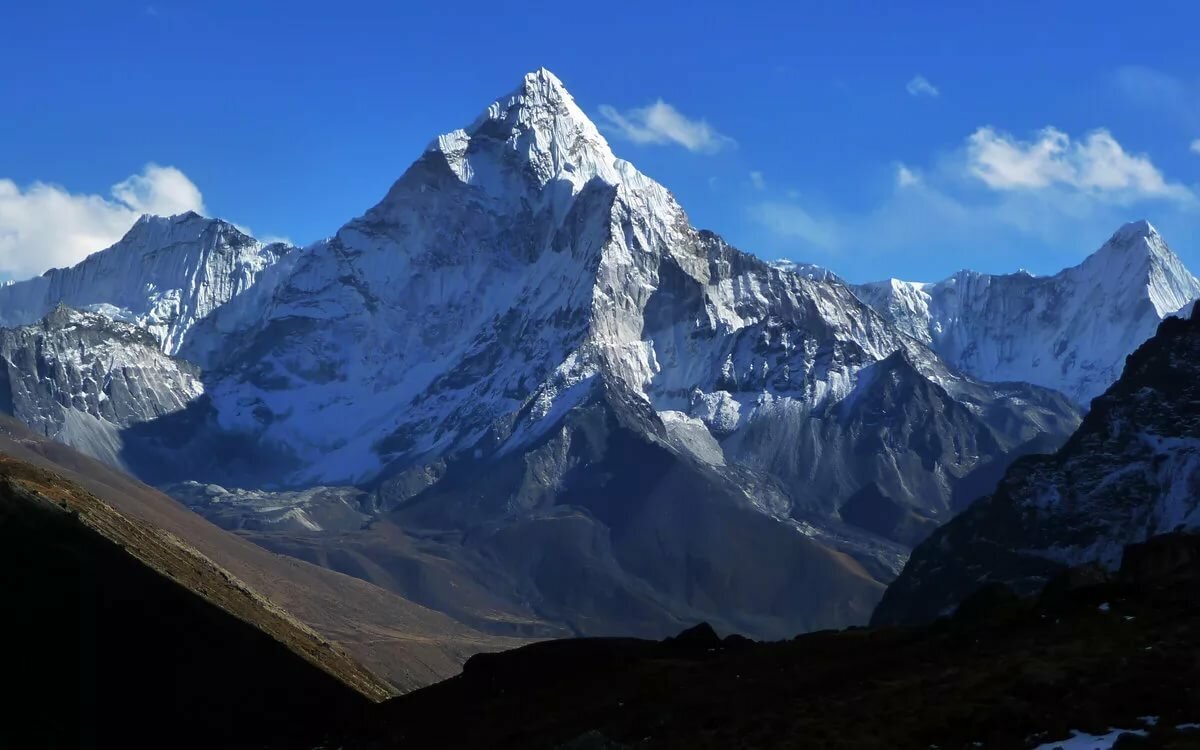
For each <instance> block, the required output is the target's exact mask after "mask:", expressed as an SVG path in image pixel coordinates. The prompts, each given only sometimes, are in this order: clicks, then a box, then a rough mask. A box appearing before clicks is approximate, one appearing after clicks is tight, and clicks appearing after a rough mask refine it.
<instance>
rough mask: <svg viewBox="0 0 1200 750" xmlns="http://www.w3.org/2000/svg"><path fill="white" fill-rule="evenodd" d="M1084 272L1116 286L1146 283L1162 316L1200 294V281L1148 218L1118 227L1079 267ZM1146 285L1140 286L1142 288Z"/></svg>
mask: <svg viewBox="0 0 1200 750" xmlns="http://www.w3.org/2000/svg"><path fill="white" fill-rule="evenodd" d="M1079 270H1080V271H1086V272H1089V273H1091V274H1094V275H1095V278H1096V279H1097V280H1098V281H1100V282H1102V283H1105V284H1106V285H1108V286H1111V287H1113V288H1114V291H1121V290H1126V289H1129V288H1131V287H1132V285H1131V284H1130V282H1131V281H1132V280H1135V279H1136V280H1137V281H1138V282H1139V283H1140V282H1142V281H1144V282H1145V285H1146V286H1145V287H1144V290H1145V293H1146V296H1147V297H1148V298H1149V300H1150V302H1151V304H1153V305H1154V311H1155V312H1156V313H1157V314H1158V317H1159V318H1163V317H1166V316H1167V315H1171V314H1173V313H1175V312H1176V311H1177V310H1179V309H1180V308H1182V307H1183V306H1184V305H1186V304H1188V303H1189V302H1191V301H1192V300H1194V299H1196V297H1197V296H1200V281H1197V279H1196V277H1195V276H1193V275H1192V274H1191V272H1189V271H1188V270H1187V268H1186V267H1185V266H1184V265H1183V261H1181V260H1180V259H1179V256H1177V255H1176V254H1175V253H1174V252H1172V251H1171V248H1170V247H1168V246H1167V243H1166V241H1165V240H1163V238H1162V235H1160V234H1159V233H1158V230H1156V229H1155V228H1154V226H1153V225H1151V224H1150V222H1148V221H1146V220H1144V219H1143V220H1141V221H1135V222H1130V223H1128V224H1126V225H1124V226H1122V227H1121V228H1120V229H1118V230H1117V231H1116V232H1115V233H1114V234H1113V236H1112V237H1111V238H1110V239H1109V240H1108V242H1106V243H1104V246H1103V247H1101V248H1100V249H1099V250H1098V251H1096V252H1095V253H1093V254H1092V255H1091V256H1089V257H1088V258H1087V259H1086V260H1085V261H1084V262H1083V263H1082V264H1080V266H1079ZM1141 289H1142V288H1141V287H1140V286H1139V287H1138V290H1139V291H1140V290H1141Z"/></svg>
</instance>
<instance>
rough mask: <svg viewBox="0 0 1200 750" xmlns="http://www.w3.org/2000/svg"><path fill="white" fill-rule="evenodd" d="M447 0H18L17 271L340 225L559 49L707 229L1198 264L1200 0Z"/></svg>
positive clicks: (5, 103) (554, 64)
mask: <svg viewBox="0 0 1200 750" xmlns="http://www.w3.org/2000/svg"><path fill="white" fill-rule="evenodd" d="M421 5H422V6H423V7H417V4H415V3H382V2H380V3H374V2H353V1H350V0H346V1H343V2H336V3H330V2H321V3H308V2H291V3H275V2H254V1H253V0H243V1H242V2H204V3H174V2H164V1H162V0H156V1H155V2H152V3H146V2H106V3H94V2H87V3H75V2H44V3H41V4H34V3H22V4H15V3H9V4H8V7H6V8H5V10H4V12H3V15H4V20H3V24H2V25H3V29H2V30H0V65H2V66H3V70H4V74H3V75H0V123H2V125H0V128H2V129H3V135H2V137H0V273H6V274H9V275H16V276H21V275H29V274H30V273H34V272H37V271H39V270H42V268H44V267H46V266H49V265H51V264H55V265H62V264H65V262H66V261H68V260H70V259H72V258H73V256H74V255H77V254H79V252H80V251H79V249H78V248H79V247H82V246H83V244H86V243H85V242H84V241H83V240H81V239H80V237H86V238H93V237H94V238H95V240H94V241H99V240H100V239H101V238H103V237H105V236H107V234H111V233H112V232H113V231H115V230H114V229H113V227H114V226H117V225H120V224H122V223H123V222H125V221H126V219H127V216H128V215H132V213H134V212H136V211H137V210H140V209H141V208H145V207H148V206H149V207H155V206H177V205H182V204H186V203H187V201H188V200H195V201H202V204H203V207H204V210H205V213H207V214H209V215H214V216H221V217H223V218H227V219H229V220H231V221H235V222H237V223H239V224H241V225H244V226H246V227H249V228H250V229H251V230H253V231H254V232H255V233H256V234H258V235H260V236H264V235H269V236H282V237H288V238H290V239H292V240H294V241H296V242H300V243H304V242H310V241H313V240H316V239H318V238H320V237H323V236H326V235H329V234H331V233H332V232H333V231H335V230H336V229H337V227H338V226H340V225H341V224H342V223H343V222H344V221H346V220H347V219H348V218H350V217H352V216H355V215H357V214H360V213H361V212H362V211H364V210H365V209H366V208H368V207H369V206H371V205H372V204H373V203H375V202H376V201H377V200H378V199H379V198H380V197H381V196H382V195H383V194H384V192H385V191H386V190H387V188H388V186H389V185H390V184H391V182H392V181H393V180H394V179H395V178H396V177H398V176H399V175H400V173H401V172H403V171H404V169H405V168H406V167H407V166H408V164H409V163H411V162H412V161H413V160H414V159H415V158H416V157H417V155H418V154H419V153H420V152H421V150H422V149H423V148H424V147H425V145H426V144H427V143H428V142H429V141H430V140H431V139H432V138H433V137H434V136H436V135H437V134H439V133H441V132H444V131H447V130H451V129H453V128H456V127H460V126H462V125H464V124H466V123H467V122H469V121H470V120H471V119H472V118H473V117H474V116H475V115H476V114H478V113H479V112H480V111H481V110H482V109H483V108H484V107H486V105H487V104H488V103H489V102H490V101H492V100H493V99H495V98H497V97H498V96H500V95H502V94H504V93H506V92H507V91H509V90H511V89H512V88H513V87H514V86H516V84H517V83H518V82H519V81H520V79H521V77H522V75H523V74H524V73H526V72H527V71H529V70H532V69H535V68H537V67H540V66H546V67H548V68H550V69H551V70H553V71H554V72H555V73H557V74H558V76H559V77H560V78H561V79H562V80H563V81H564V82H565V84H566V85H567V87H568V88H569V89H570V90H571V92H572V93H573V94H574V96H575V98H576V100H577V101H578V102H579V104H580V106H582V107H583V109H584V110H585V111H586V112H588V113H589V114H590V115H592V116H593V118H594V119H595V120H596V121H597V123H598V124H599V125H600V126H601V129H602V130H603V131H604V132H605V133H606V134H607V135H608V136H609V140H610V142H611V143H612V145H613V148H614V150H615V151H616V152H617V153H618V154H619V155H621V156H623V157H625V158H627V159H629V160H630V161H632V162H634V163H635V164H636V165H638V167H639V168H640V169H641V170H642V171H643V172H646V173H647V174H649V175H651V176H652V177H654V178H656V179H658V180H659V181H660V182H662V183H663V184H665V185H666V186H667V187H668V188H670V189H671V190H672V191H673V192H674V193H675V194H676V196H677V197H678V198H679V200H680V201H681V203H682V204H683V205H684V207H685V208H686V209H687V210H688V212H689V214H690V215H691V217H692V220H693V223H695V224H696V225H698V226H701V227H706V228H710V229H713V230H715V231H717V232H719V233H721V234H723V235H724V236H726V237H727V238H728V239H729V240H730V241H731V242H733V243H734V244H736V245H738V246H740V247H742V248H743V249H746V250H749V251H752V252H755V253H757V254H759V255H762V256H765V257H771V258H774V257H788V258H792V259H796V260H807V261H812V262H817V263H822V264H825V265H828V266H829V267H831V268H833V269H834V270H836V271H838V272H839V273H841V274H843V275H844V276H846V277H848V278H850V279H851V280H855V281H864V280H869V279H873V278H880V277H886V276H900V277H904V278H915V279H937V278H941V277H944V276H946V275H948V274H950V273H951V272H953V271H955V270H956V269H958V268H961V267H972V268H977V269H979V270H984V271H996V272H1002V271H1011V270H1015V269H1016V268H1019V267H1024V268H1027V269H1030V270H1032V271H1034V272H1036V273H1047V272H1052V271H1055V270H1057V269H1058V268H1061V267H1063V266H1065V265H1069V264H1073V263H1075V262H1078V261H1079V260H1080V259H1081V258H1082V257H1083V256H1084V255H1086V254H1087V253H1088V252H1090V251H1091V250H1093V249H1095V248H1096V247H1097V246H1099V244H1100V243H1101V242H1103V240H1104V239H1105V238H1106V237H1107V236H1108V235H1109V234H1111V233H1112V231H1113V230H1115V229H1116V227H1117V226H1118V225H1119V224H1121V223H1122V222H1124V221H1127V220H1131V219H1136V218H1143V217H1144V218H1149V219H1150V220H1151V221H1152V222H1154V223H1155V224H1156V225H1157V226H1158V227H1159V228H1160V229H1161V230H1162V231H1163V234H1164V235H1165V236H1166V238H1167V240H1168V242H1169V243H1170V244H1171V245H1172V247H1174V248H1175V249H1176V251H1177V252H1179V253H1180V255H1181V256H1183V257H1184V260H1185V261H1187V262H1188V263H1189V264H1190V265H1191V267H1192V268H1193V269H1200V197H1198V196H1200V141H1198V140H1197V139H1200V65H1198V63H1200V52H1197V45H1196V44H1195V39H1196V33H1197V29H1198V28H1200V7H1197V6H1196V4H1190V3H1171V4H1167V3H1161V4H1150V3H1146V4H1141V5H1140V6H1135V5H1132V4H1129V3H1127V2H1121V3H1117V2H1097V1H1096V0H1091V1H1089V2H1059V3H1049V4H1047V3H1033V2H1007V3H995V2H987V3H961V4H957V5H958V7H951V6H952V5H954V4H951V3H944V2H936V3H926V4H921V5H920V6H918V7H908V8H900V7H896V6H897V5H898V4H894V3H884V2H873V3H865V2H853V1H849V2H847V1H842V2H797V3H770V4H765V3H755V2H738V3H720V4H708V5H706V4H695V3H687V4H684V3H678V4H667V3H647V2H637V3H623V2H603V3H566V2H560V3H555V4H549V3H547V4H538V3H501V2H495V1H494V0H492V1H490V2H482V3H478V2H458V3H436V4H433V3H430V4H421ZM1168 5H1170V7H1168ZM1047 6H1051V7H1047ZM1155 6H1158V7H1155ZM918 77H920V79H918ZM921 80H923V81H924V82H925V83H924V84H922V83H921ZM660 100H661V102H662V103H663V104H662V105H659V106H658V107H657V109H656V110H653V111H652V110H651V109H650V108H651V107H652V106H653V105H655V103H656V102H659V101H660ZM604 112H608V113H609V115H610V116H609V117H605V116H604V115H603V114H602V113H604ZM614 113H615V114H616V115H617V117H615V118H614V117H612V116H611V115H613V114H614ZM652 114H657V115H658V116H659V117H658V118H657V119H655V118H653V117H651V119H650V121H647V120H646V118H647V117H650V115H652ZM618 119H619V120H620V121H621V122H624V123H625V128H624V129H623V128H622V127H620V126H618V125H616V124H614V123H615V122H616V120H618ZM1047 128H1053V129H1054V131H1053V132H1051V131H1048V130H1047ZM1194 143H1195V145H1193V144H1194ZM149 163H153V164H158V165H162V166H171V167H174V168H175V169H177V170H179V172H181V173H182V174H178V173H175V172H173V171H172V172H171V174H170V175H169V176H171V177H172V179H174V182H171V184H169V185H167V187H165V188H163V187H161V186H160V185H159V184H158V183H157V182H155V180H157V179H158V177H161V176H162V175H161V173H163V172H165V170H160V171H159V173H144V172H143V170H144V168H145V165H147V164H149ZM131 175H142V177H141V178H140V179H135V180H134V181H132V182H129V181H126V180H127V178H129V177H130V176H131ZM155 175H158V176H155ZM184 176H186V177H184ZM180 180H182V182H180ZM118 183H123V186H124V187H123V189H121V190H117V191H116V194H115V196H114V191H113V186H114V185H116V184H118ZM182 183H189V184H194V186H195V188H196V189H198V195H196V196H192V195H191V193H188V192H187V190H188V189H187V186H186V185H182ZM154 190H167V191H170V195H171V196H174V197H173V198H172V199H171V200H166V201H165V202H164V201H163V200H158V199H156V198H154V197H153V196H149V197H147V191H150V192H153V191H154ZM181 190H182V191H183V192H182V193H180V191H181ZM156 195H157V194H156ZM180 196H182V197H180ZM200 196H202V198H201V197H200ZM180 201H182V202H183V203H182V204H181V203H180ZM63 206H65V207H66V208H61V207H63ZM105 211H108V212H109V213H107V214H106V213H104V212H105ZM46 222H51V223H53V224H54V225H53V226H50V227H49V228H47V227H48V226H49V225H47V224H46ZM73 222H81V223H82V224H81V228H76V227H75V224H74V223H73ZM87 222H92V223H93V224H95V225H96V226H91V225H86V224H87ZM83 225H86V226H83ZM68 231H73V232H75V234H73V235H70V236H71V238H72V241H73V242H74V243H75V244H74V245H73V246H72V248H71V249H62V248H63V247H65V245H66V244H67V242H66V240H63V239H62V237H64V236H66V235H65V234H64V233H65V232H68ZM106 233H107V234H106ZM6 238H7V239H6ZM89 241H91V240H90V239H89ZM91 249H98V248H91Z"/></svg>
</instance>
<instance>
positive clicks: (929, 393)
mask: <svg viewBox="0 0 1200 750" xmlns="http://www.w3.org/2000/svg"><path fill="white" fill-rule="evenodd" d="M1196 296H1200V284H1198V283H1197V282H1196V279H1195V278H1194V277H1192V276H1191V274H1190V273H1188V272H1187V271H1186V269H1184V268H1183V266H1182V264H1181V263H1180V262H1179V261H1178V258H1176V257H1175V256H1174V255H1173V254H1172V253H1171V252H1170V250H1169V249H1168V248H1167V247H1166V245H1165V243H1164V242H1163V241H1162V240H1161V238H1160V237H1159V236H1158V235H1157V233H1156V232H1155V231H1154V230H1153V229H1152V228H1151V227H1150V226H1149V225H1148V224H1144V223H1141V224H1133V225H1129V226H1127V227H1125V228H1123V229H1121V230H1120V231H1119V232H1118V233H1117V235H1115V236H1114V238H1113V240H1112V241H1110V243H1108V244H1107V245H1105V247H1104V248H1103V249H1102V250H1101V251H1100V252H1099V253H1097V254H1096V255H1095V256H1093V257H1092V258H1090V259H1088V260H1087V261H1085V262H1084V263H1083V264H1082V265H1081V266H1079V267H1077V268H1076V269H1070V270H1068V271H1064V272H1063V273H1062V274H1060V275H1059V276H1055V277H1052V278H1051V279H1048V280H1046V279H1036V278H1034V277H1029V276H1024V275H1016V276H1012V277H982V276H979V275H973V276H970V277H969V279H968V277H967V276H963V275H961V274H960V275H959V276H956V277H955V278H954V279H951V280H948V281H946V282H942V283H941V284H936V285H906V284H904V283H901V282H894V283H892V282H889V283H887V284H884V285H867V286H861V287H852V286H849V285H847V284H845V283H844V282H842V281H841V280H840V279H839V278H837V277H836V276H835V275H833V274H830V273H825V272H821V271H820V269H815V267H811V266H793V267H781V266H779V265H772V264H769V263H766V262H763V261H761V260H759V259H758V258H756V257H755V256H753V255H750V254H747V253H744V252H742V251H740V250H738V249H736V248H734V247H732V246H730V245H729V244H728V243H726V242H725V241H724V240H723V239H722V238H721V237H719V236H718V235H716V234H713V233H711V232H708V231H703V230H698V229H696V228H694V227H692V226H691V224H690V223H689V220H688V218H687V215H686V214H685V213H684V211H683V209H682V207H681V206H680V205H679V204H678V203H677V202H676V200H675V199H674V197H673V196H672V195H671V194H670V193H669V192H668V191H667V190H666V189H665V188H664V187H662V186H661V185H659V184H658V183H656V182H654V181H653V180H651V179H650V178H648V177H646V176H645V175H643V174H642V173H640V172H638V171H637V169H636V168H634V167H633V165H631V164H630V163H628V162H626V161H623V160H621V159H619V158H617V157H616V156H615V155H614V154H613V152H612V150H611V149H610V147H609V145H608V143H607V142H606V141H605V139H604V137H603V136H602V135H601V134H600V132H599V131H598V130H597V128H596V127H595V125H593V123H592V122H591V121H590V120H589V119H588V118H587V117H586V115H585V114H584V113H583V112H582V111H581V110H580V108H579V107H578V106H577V105H576V103H575V101H574V100H573V98H572V97H571V95H570V94H569V93H568V92H567V91H566V89H565V88H564V87H563V85H562V83H561V82H560V81H559V80H558V79H557V78H556V77H555V76H554V75H553V74H551V73H550V72H548V71H546V70H539V71H536V72H534V73H531V74H529V75H528V76H526V77H525V79H524V80H523V81H522V83H521V85H520V86H519V87H518V88H517V89H516V90H515V91H513V92H512V93H511V94H509V95H507V96H504V97H501V98H500V99H498V100H497V101H496V102H494V103H493V104H491V105H490V106H489V107H488V108H487V109H486V110H485V111H484V112H483V114H481V115H480V117H479V118H478V119H477V120H476V121H474V122H473V123H472V124H470V125H469V126H468V127H466V128H464V129H460V130H455V131H453V132H450V133H448V134H446V135H443V136H441V137H439V138H437V139H435V140H434V141H433V142H432V143H431V144H430V145H429V147H428V148H427V149H426V151H425V152H424V153H423V154H421V155H420V157H419V158H418V159H417V161H416V162H415V163H414V164H413V165H412V166H411V167H409V169H408V170H407V171H406V172H404V174H403V175H402V176H401V177H400V178H399V179H398V180H397V181H396V183H395V184H394V185H393V186H392V187H391V189H390V190H389V191H388V193H387V195H386V196H384V198H383V199H382V200H381V201H380V202H379V204H377V205H376V206H374V207H373V208H371V209H369V210H368V211H367V212H366V213H365V214H363V215H362V216H360V217H358V218H356V219H353V220H352V221H350V222H348V223H347V224H346V225H345V226H343V227H342V228H341V229H340V230H339V231H338V232H337V233H336V234H335V235H334V236H333V237H331V238H329V239H328V240H324V241H321V242H318V243H315V244H313V245H310V246H308V247H305V248H290V247H286V246H283V245H263V244H262V243H259V242H257V241H255V240H253V239H252V238H249V237H247V236H245V235H244V234H242V233H241V232H239V231H238V230H237V229H236V228H234V227H232V225H229V224H227V223H225V222H222V221H219V220H214V219H206V218H202V217H199V216H197V215H195V214H185V215H182V216H175V217H170V218H159V217H145V218H143V219H142V220H141V221H139V222H138V224H137V225H136V226H135V227H134V228H133V229H132V230H130V232H129V234H128V235H127V236H126V237H125V238H124V239H123V240H121V241H120V242H118V243H117V244H116V245H114V246H113V247H112V248H109V249H107V250H104V251H101V252H99V253H96V254H95V255H93V256H91V257H90V258H88V259H87V260H85V261H84V262H83V263H81V264H79V265H78V266H76V267H74V268H70V269H59V270H54V271H51V272H48V273H47V274H46V275H45V276H43V277H40V278H38V279H33V280H31V281H27V282H21V283H18V284H14V285H11V286H8V287H5V288H3V289H0V321H4V322H5V323H6V324H8V325H10V326H13V328H11V329H10V330H7V331H4V332H3V333H0V353H2V354H3V356H4V363H3V364H4V366H5V372H4V373H3V379H0V407H2V408H3V409H4V410H6V411H8V412H9V413H12V414H14V415H16V416H17V417H18V418H20V419H22V420H23V421H25V422H26V423H28V424H30V425H32V426H33V427H34V428H35V429H37V430H38V431H39V432H41V433H43V434H45V435H47V436H49V437H53V438H55V439H58V440H62V441H64V442H67V443H69V444H71V445H73V446H75V447H77V448H79V449H80V450H82V451H84V452H87V453H89V454H91V455H93V456H95V457H97V458H99V459H101V460H104V461H107V462H109V463H111V464H113V465H114V466H118V467H121V468H124V469H126V470H129V471H131V472H132V473H134V474H135V475H137V476H138V477H140V478H142V479H143V480H145V481H148V482H151V483H154V484H158V485H160V486H163V487H165V488H168V489H169V491H171V492H172V493H174V494H175V495H176V497H178V498H180V499H181V500H182V501H184V502H186V503H189V504H190V505H191V506H192V507H193V508H195V509H196V510H197V511H198V512H201V513H205V514H208V515H209V517H211V518H213V520H214V521H215V522H217V523H219V524H220V525H222V526H225V527H226V528H233V529H238V530H239V531H240V532H241V533H242V534H243V535H245V536H247V537H249V538H251V539H253V540H254V541H256V542H258V543H259V544H261V545H263V546H265V547H267V548H268V549H272V550H275V551H279V552H284V553H287V554H290V555H293V556H296V557H299V558H301V559H305V560H309V561H312V562H316V563H318V564H321V565H325V566H328V567H331V568H333V569H334V570H337V571H339V572H343V573H347V574H349V575H353V576H356V577H359V578H363V579H366V580H369V581H371V582H374V583H377V584H378V585H380V586H383V587H385V588H388V589H391V590H392V591H394V592H396V593H398V594H401V595H402V596H404V597H405V598H407V599H409V600H412V601H414V602H416V603H418V604H421V605H424V606H426V607H429V608H430V609H433V610H438V611H440V612H444V613H446V614H449V615H450V616H451V617H453V618H455V619H457V620H459V621H460V622H463V623H466V624H468V625H470V627H472V628H478V629H480V630H482V631H484V632H488V633H494V634H502V635H511V636H522V637H524V636H536V637H543V636H546V635H562V634H571V633H574V634H582V635H603V634H634V635H642V636H652V637H662V636H664V635H668V634H670V633H674V632H677V631H678V630H679V629H680V627H682V626H684V625H687V624H691V623H693V622H695V621H698V620H707V621H709V622H712V623H713V624H714V625H715V626H717V627H718V628H719V629H722V630H736V631H740V632H743V633H747V634H749V635H752V636H756V637H768V638H778V637H786V636H791V635H794V634H795V633H796V632H798V631H801V630H811V629H819V628H827V627H838V626H844V625H850V624H858V623H862V622H864V621H865V620H866V619H867V618H868V616H869V615H870V613H871V611H872V610H873V608H874V607H875V604H876V603H877V601H878V600H879V598H880V597H881V596H882V594H883V589H884V587H885V585H886V584H887V583H888V582H890V581H891V580H892V579H893V578H894V577H895V576H896V575H897V574H898V573H899V572H900V570H901V569H902V567H903V566H904V564H905V561H906V560H907V559H908V555H909V552H910V551H911V549H912V547H913V546H914V545H916V544H918V543H919V542H921V540H922V539H924V538H925V537H926V536H927V535H928V534H930V533H931V532H933V530H934V529H936V528H938V527H939V526H940V525H941V524H943V523H945V522H947V521H948V520H949V519H950V518H951V517H952V516H953V515H954V514H955V513H956V512H958V511H959V510H960V509H962V508H963V507H966V506H967V505H968V504H969V503H970V502H971V501H972V500H974V499H975V498H977V497H979V496H981V495H984V494H986V493H988V492H990V491H991V490H992V489H993V487H994V485H995V482H996V480H997V479H998V478H999V477H1000V476H1002V475H1003V473H1004V471H1005V470H1006V469H1007V468H1008V466H1009V465H1010V464H1011V463H1012V462H1013V461H1014V460H1015V459H1017V458H1018V457H1020V456H1024V455H1026V454H1030V453H1042V452H1046V451H1050V450H1053V449H1055V448H1057V447H1058V446H1059V445H1061V444H1062V443H1063V441H1065V440H1066V439H1067V437H1068V436H1069V435H1070V434H1071V433H1072V432H1073V431H1074V430H1075V428H1076V427H1077V426H1078V425H1079V421H1080V418H1081V415H1082V411H1083V408H1084V407H1085V406H1086V401H1087V398H1088V397H1089V396H1090V395H1092V394H1094V393H1095V392H1099V391H1100V390H1103V388H1105V387H1107V386H1108V385H1109V384H1110V383H1111V382H1112V381H1113V380H1114V379H1115V378H1116V377H1117V376H1118V375H1119V363H1120V360H1121V358H1123V357H1124V356H1125V355H1126V354H1128V353H1129V352H1130V351H1132V350H1133V349H1134V348H1135V347H1136V346H1137V345H1138V344H1140V343H1141V340H1142V338H1144V337H1145V336H1148V335H1149V334H1150V333H1152V332H1153V327H1154V325H1157V323H1158V321H1159V320H1160V319H1161V318H1162V317H1163V316H1165V315H1167V314H1169V313H1171V312H1173V311H1174V309H1177V308H1178V307H1179V306H1182V305H1183V304H1184V303H1186V302H1187V301H1188V300H1190V299H1191V298H1195V297H1196ZM1176 303H1178V304H1176ZM60 304H64V305H66V306H68V307H65V308H64V307H59V305H60ZM1035 323H1036V324H1037V326H1038V327H1033V326H1034V324H1035ZM1031 336H1032V337H1033V338H1032V339H1029V340H1026V338H1027V337H1031ZM1139 337H1140V338H1139Z"/></svg>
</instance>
